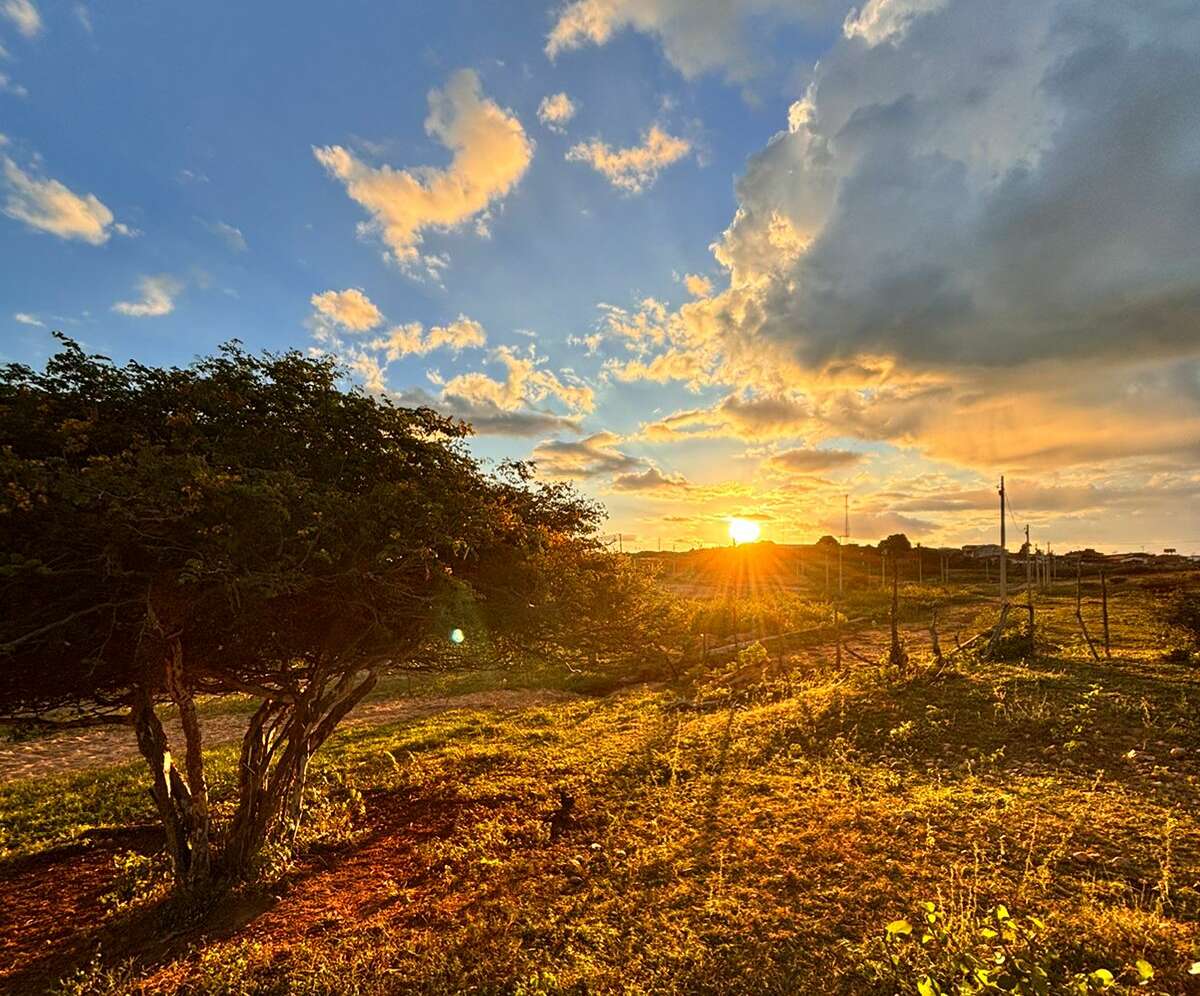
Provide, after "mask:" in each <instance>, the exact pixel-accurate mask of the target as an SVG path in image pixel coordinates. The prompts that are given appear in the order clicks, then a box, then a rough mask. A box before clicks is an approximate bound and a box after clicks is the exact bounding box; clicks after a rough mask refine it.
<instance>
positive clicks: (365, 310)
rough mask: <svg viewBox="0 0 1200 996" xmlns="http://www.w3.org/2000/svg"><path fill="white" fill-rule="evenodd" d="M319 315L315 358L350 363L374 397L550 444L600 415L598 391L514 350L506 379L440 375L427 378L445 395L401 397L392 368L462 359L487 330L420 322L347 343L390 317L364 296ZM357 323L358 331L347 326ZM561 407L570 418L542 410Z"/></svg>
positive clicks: (499, 358)
mask: <svg viewBox="0 0 1200 996" xmlns="http://www.w3.org/2000/svg"><path fill="white" fill-rule="evenodd" d="M312 303H313V306H314V308H316V309H317V310H316V313H315V314H314V315H313V317H312V319H311V320H310V322H309V327H310V329H311V330H312V334H313V338H314V339H315V340H316V342H317V343H318V345H317V346H314V347H312V349H311V351H312V352H314V353H316V354H318V355H332V356H334V357H336V358H337V359H339V360H340V361H341V362H342V363H344V364H345V365H346V366H347V367H348V368H349V369H350V371H351V373H352V374H354V375H355V376H356V377H357V378H358V379H359V380H361V382H362V383H363V385H364V386H365V387H366V389H367V390H368V391H370V392H372V393H374V394H384V395H390V396H391V397H394V398H395V399H396V400H397V401H398V402H399V403H400V404H402V405H407V406H410V407H420V406H424V407H428V408H433V409H435V410H436V411H439V412H441V413H442V414H444V415H448V416H451V417H454V418H459V419H462V420H463V421H464V422H469V423H470V424H471V426H472V428H473V429H474V430H475V432H477V433H479V434H481V435H501V436H544V435H545V434H546V433H547V432H571V433H578V432H579V431H580V415H579V414H578V413H581V412H590V411H592V410H593V409H594V408H595V395H594V392H593V391H592V389H591V387H589V386H588V385H587V384H585V383H584V382H583V381H582V380H580V379H579V378H577V377H575V376H574V375H573V374H570V373H567V372H564V374H563V375H562V376H560V375H558V374H555V373H554V372H553V371H551V370H548V369H546V367H545V364H544V361H543V360H541V359H540V358H538V357H537V356H535V355H534V353H533V349H532V347H530V349H529V351H528V353H527V354H526V355H520V354H519V353H518V352H517V351H516V350H514V349H513V348H512V347H510V346H500V347H499V348H497V349H496V350H494V351H493V353H492V354H491V357H490V359H491V360H492V361H493V362H495V363H498V364H500V365H501V366H503V367H504V369H505V376H504V378H503V379H497V378H495V377H491V376H489V375H488V374H486V373H484V372H482V371H469V372H467V373H462V374H458V375H457V376H454V377H451V378H450V379H449V380H444V379H443V378H442V377H441V375H440V374H438V373H436V372H435V371H428V372H427V376H428V377H429V379H430V380H431V381H433V382H434V383H435V384H436V385H437V386H438V388H439V393H438V394H437V395H434V394H431V393H430V392H428V391H426V390H424V389H422V388H406V389H403V390H399V391H393V390H391V389H390V388H389V386H388V366H389V364H391V363H393V362H395V361H396V360H399V359H401V358H403V357H406V356H424V355H426V354H428V353H431V352H433V351H434V350H438V349H449V350H451V351H452V352H453V353H455V354H457V353H459V352H461V351H462V350H464V349H477V348H481V347H483V346H484V345H486V343H487V333H486V332H485V330H484V328H483V326H482V325H480V324H479V323H478V322H476V321H474V320H473V319H471V318H468V317H467V316H466V315H459V316H458V318H457V319H455V320H454V321H452V322H448V323H447V324H445V325H435V326H433V327H432V328H430V329H428V330H426V329H425V328H424V326H423V325H422V324H421V323H420V322H410V323H408V324H406V325H397V326H394V327H393V328H392V329H391V330H390V331H389V332H388V333H387V334H386V335H380V336H376V337H375V338H372V339H368V340H365V341H364V340H363V339H362V338H360V337H358V336H348V337H343V334H342V332H341V330H342V329H347V330H348V331H350V332H363V331H367V330H368V329H371V328H375V327H377V326H378V325H380V324H382V323H383V315H382V314H381V313H380V312H379V309H377V308H376V307H375V306H374V305H373V304H372V303H371V302H370V301H369V300H368V299H367V297H366V295H364V294H362V292H361V291H358V290H355V289H351V290H347V291H340V292H339V291H326V292H325V293H324V294H314V295H313V297H312ZM347 323H350V324H347ZM546 401H555V402H558V403H560V404H563V405H565V406H566V407H567V409H568V410H569V414H565V415H564V414H559V413H557V412H554V411H548V410H546V409H545V408H544V407H541V406H542V404H543V403H544V402H546Z"/></svg>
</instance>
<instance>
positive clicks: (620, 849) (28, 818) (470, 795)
mask: <svg viewBox="0 0 1200 996" xmlns="http://www.w3.org/2000/svg"><path fill="white" fill-rule="evenodd" d="M764 597H766V596H764ZM772 597H773V596H772ZM768 601H769V599H768ZM914 601H915V599H914ZM1042 604H1043V607H1044V609H1045V611H1043V612H1042V613H1041V614H1040V615H1039V625H1040V626H1041V627H1042V628H1043V630H1044V634H1045V639H1046V640H1047V643H1046V644H1045V645H1044V647H1043V651H1042V653H1040V654H1039V656H1038V657H1037V658H1036V659H1032V660H1013V661H1003V662H986V661H982V660H979V659H978V658H976V657H973V656H970V655H964V656H963V657H962V658H961V659H959V660H958V661H957V662H956V664H955V665H954V666H953V667H952V668H951V669H949V670H947V671H944V672H942V673H941V674H940V676H938V677H937V678H936V679H935V678H932V677H930V676H929V675H927V674H922V673H921V672H920V671H919V665H920V663H921V662H920V654H919V652H918V653H917V657H918V660H917V664H918V673H917V675H916V676H915V677H909V678H901V677H900V676H897V675H895V674H890V673H888V672H887V671H886V669H884V668H882V667H879V668H873V667H869V666H866V665H862V666H855V667H848V668H844V669H843V670H842V671H840V672H834V671H833V670H832V669H829V670H827V671H824V672H823V671H821V670H809V671H805V672H804V673H803V674H796V675H793V676H792V679H791V682H790V684H789V685H787V686H786V687H784V686H782V685H780V684H779V683H778V682H773V681H770V680H768V681H767V682H764V683H762V684H758V685H754V686H751V687H749V688H747V689H745V690H744V691H743V694H741V695H740V696H738V697H733V698H729V699H728V700H723V701H724V703H725V704H722V700H713V701H712V703H711V704H710V705H706V706H704V707H703V708H700V707H686V708H685V707H682V706H681V702H682V703H684V704H685V705H686V703H688V702H689V701H695V702H697V703H699V702H701V701H702V700H703V696H702V695H701V694H700V691H699V689H698V688H697V687H694V686H690V685H689V686H686V687H677V686H661V687H633V688H627V689H623V690H619V691H617V692H615V693H613V694H608V695H606V696H604V697H602V698H596V697H580V698H574V699H570V700H567V701H564V702H561V703H555V704H551V705H539V706H537V707H534V708H529V709H513V710H501V711H482V710H463V711H454V712H445V713H440V714H437V715H433V716H427V717H424V718H421V719H419V720H416V721H409V722H405V723H402V724H393V725H388V726H382V727H378V728H358V729H351V730H347V731H344V732H342V733H341V734H339V735H338V736H337V737H335V739H334V740H332V741H331V742H330V744H329V745H328V747H327V749H326V750H325V751H323V752H322V753H321V754H320V755H318V758H317V759H316V761H315V764H314V769H315V770H314V776H315V779H316V781H317V782H322V781H327V780H330V779H336V780H338V781H340V782H342V783H345V784H347V785H351V786H355V787H357V788H358V789H359V790H361V791H363V792H364V793H365V794H366V801H365V807H366V808H365V815H364V817H363V819H362V828H363V832H364V833H365V834H367V835H368V837H367V838H364V839H365V840H366V843H355V844H350V845H346V847H349V850H344V851H343V852H341V853H343V854H344V855H345V857H346V858H347V859H348V858H349V856H350V855H353V854H355V853H357V851H356V848H359V847H367V848H369V847H371V846H373V845H371V844H370V839H369V836H370V834H372V833H374V832H376V831H380V832H385V833H386V834H388V835H390V836H388V837H387V838H386V840H387V847H386V849H384V850H381V851H371V852H369V853H371V854H376V853H378V854H379V855H380V857H379V858H378V859H375V858H373V859H372V860H373V861H374V860H378V864H377V865H371V866H369V867H368V868H366V869H363V870H360V872H359V873H358V874H359V877H358V878H355V879H354V880H353V881H354V885H353V887H352V888H351V887H350V885H349V884H347V885H345V886H343V887H341V889H340V891H339V889H338V887H337V885H336V883H337V882H338V881H340V879H339V878H338V876H339V875H341V874H342V872H340V871H339V867H340V866H339V864H338V860H340V859H330V858H329V857H328V856H323V857H321V858H320V860H319V861H317V862H315V863H312V864H307V863H304V862H302V863H301V865H300V866H298V867H297V868H296V869H295V871H294V875H295V877H294V879H293V884H292V885H291V886H290V889H291V890H292V893H291V894H287V890H286V888H285V889H284V892H285V895H284V898H283V899H282V900H281V901H280V904H279V906H278V909H277V912H275V913H268V914H265V919H264V920H263V921H261V923H260V924H259V926H256V927H254V928H253V929H252V930H251V931H250V933H248V934H245V935H239V934H234V935H233V936H231V937H229V938H227V939H223V940H217V941H213V942H211V943H209V944H207V945H206V946H204V947H203V948H198V949H197V950H195V951H194V952H192V953H190V954H187V953H185V954H183V955H182V956H177V959H176V960H169V961H168V962H167V963H166V964H165V965H162V966H158V967H155V966H152V965H151V966H144V967H142V968H139V969H138V970H137V972H136V974H137V975H138V976H140V977H142V978H143V979H148V980H149V982H148V986H149V989H148V991H174V990H176V989H177V988H179V987H181V986H182V987H183V988H185V989H186V991H188V992H214V993H215V992H282V991H308V992H332V993H360V992H407V991H424V992H459V991H463V990H464V989H472V988H474V989H477V990H479V991H511V992H583V991H604V992H647V993H649V992H669V991H691V992H697V991H703V992H755V993H758V992H804V993H824V992H828V993H871V992H878V993H890V992H894V991H903V992H912V991H915V989H914V988H912V979H911V978H908V979H907V980H905V979H901V980H900V981H897V979H896V978H895V977H894V969H893V967H892V966H891V964H890V963H889V961H888V957H887V948H886V946H885V944H884V940H883V938H884V927H885V925H886V924H888V923H889V922H892V921H895V920H897V919H898V918H903V917H909V918H915V917H916V916H917V914H918V913H919V910H920V906H919V904H920V903H921V902H923V901H930V902H933V903H935V904H936V905H937V907H938V909H939V910H942V911H944V912H945V914H946V916H947V917H948V918H949V919H948V921H947V922H948V925H949V927H948V929H949V930H951V931H952V932H955V936H962V937H966V938H968V939H970V938H971V937H974V936H975V933H973V932H977V931H978V930H979V929H980V927H979V923H980V918H986V916H987V915H988V911H989V910H992V909H994V908H995V907H996V905H997V904H1004V905H1006V907H1007V908H1008V909H1011V910H1012V912H1013V914H1014V915H1017V916H1020V917H1022V918H1024V917H1029V916H1034V917H1037V918H1040V919H1041V920H1042V921H1044V922H1045V925H1046V927H1045V934H1044V937H1043V938H1042V939H1041V940H1040V941H1039V944H1041V945H1042V949H1044V950H1042V955H1041V957H1043V959H1044V961H1045V965H1046V967H1047V969H1048V970H1049V971H1050V972H1052V973H1055V974H1054V977H1055V978H1066V977H1067V976H1068V975H1069V974H1070V973H1074V972H1083V971H1086V972H1090V971H1093V970H1095V969H1099V968H1104V969H1106V970H1111V971H1112V972H1113V973H1114V974H1115V975H1116V976H1117V977H1118V978H1123V979H1125V981H1126V982H1129V981H1130V979H1132V976H1130V975H1128V973H1129V972H1130V971H1132V966H1133V965H1134V963H1135V962H1136V960H1137V959H1144V960H1145V961H1146V962H1147V963H1148V964H1150V965H1152V966H1154V968H1155V970H1156V972H1157V976H1156V979H1157V980H1158V982H1160V983H1161V985H1162V987H1163V988H1162V989H1161V991H1162V992H1169V993H1175V992H1183V991H1185V989H1184V988H1183V986H1184V985H1186V982H1185V979H1186V976H1185V975H1184V974H1183V973H1184V971H1185V969H1186V966H1187V965H1188V964H1190V961H1191V960H1193V959H1195V958H1197V957H1200V952H1197V951H1196V950H1195V947H1194V945H1195V944H1196V943H1197V942H1196V936H1195V932H1194V924H1195V922H1196V920H1197V919H1198V918H1200V893H1198V892H1197V885H1196V883H1197V881H1200V822H1198V819H1197V816H1196V808H1195V805H1194V800H1195V798H1196V792H1197V787H1198V784H1200V783H1198V777H1200V767H1198V764H1197V761H1198V759H1200V756H1198V755H1197V753H1196V749H1197V747H1198V746H1200V743H1198V742H1197V740H1196V737H1195V734H1194V732H1193V731H1194V716H1195V715H1196V712H1197V708H1198V707H1200V688H1198V687H1197V685H1196V682H1195V680H1194V672H1193V671H1192V670H1190V669H1189V667H1188V666H1187V665H1182V664H1178V663H1173V662H1171V661H1169V660H1167V659H1165V657H1164V650H1165V649H1166V642H1168V635H1167V634H1165V633H1163V632H1162V631H1161V630H1160V628H1159V627H1158V625H1157V624H1156V623H1155V621H1154V617H1153V615H1152V613H1151V611H1150V601H1149V599H1148V598H1147V597H1146V595H1145V594H1144V593H1143V592H1140V591H1133V590H1128V591H1121V592H1120V593H1119V594H1117V595H1115V597H1114V613H1113V619H1114V625H1113V629H1112V637H1113V642H1114V647H1115V650H1114V659H1113V660H1112V661H1111V662H1109V661H1105V662H1102V663H1099V664H1098V663H1096V662H1095V661H1094V660H1093V659H1092V658H1091V655H1090V653H1089V651H1088V650H1087V648H1086V646H1085V645H1084V644H1083V643H1082V641H1081V640H1079V639H1078V638H1076V636H1075V635H1074V633H1075V627H1074V625H1073V621H1072V619H1071V614H1072V613H1073V611H1074V605H1073V601H1072V600H1071V599H1070V598H1068V597H1067V596H1066V595H1065V594H1064V596H1063V597H1062V598H1060V599H1058V600H1057V601H1056V602H1055V603H1054V604H1053V607H1052V608H1051V607H1049V606H1048V605H1047V604H1046V603H1045V601H1044V600H1043V603H1042ZM865 607H868V606H866V605H865V604H864V608H865ZM795 611H797V612H798V611H799V610H798V609H796V610H795ZM913 612H914V614H915V615H919V614H920V612H924V609H923V608H922V609H920V610H919V611H918V610H917V609H914V610H913ZM985 616H986V612H981V621H983V617H985ZM780 621H781V622H782V621H783V620H782V619H781V620H780ZM791 621H792V622H794V621H796V619H791ZM485 680H491V679H486V678H485V677H483V676H481V675H478V674H476V675H470V676H466V675H464V676H458V677H456V678H455V677H451V676H444V677H442V678H439V679H438V680H437V684H436V685H432V686H430V687H434V688H436V691H437V694H450V693H452V692H454V691H461V690H464V689H469V690H476V689H478V688H480V684H479V683H480V682H482V681H485ZM560 680H561V678H560ZM698 680H700V681H701V683H703V679H698ZM456 682H462V684H456ZM1181 751H1182V754H1180V753H1179V752H1181ZM1131 752H1133V757H1132V758H1131V757H1130V754H1131ZM230 756H231V755H230ZM224 757H226V754H225V753H223V752H222V751H217V752H216V757H215V759H216V761H217V765H216V769H217V772H218V774H217V776H216V778H215V781H216V783H217V784H216V791H217V793H218V794H221V793H223V792H226V791H227V788H228V781H227V779H228V776H229V774H230V771H229V767H228V764H227V763H226V762H225V761H223V760H222V758H224ZM139 774H140V773H139V772H137V771H136V766H133V767H130V768H129V769H128V770H126V769H125V768H122V769H117V770H114V771H112V772H109V773H106V774H105V775H104V776H103V777H102V778H100V779H95V780H93V781H89V780H87V779H83V778H76V779H63V780H58V781H55V782H54V783H52V784H25V785H18V786H12V787H10V788H9V789H7V790H5V791H4V792H3V793H0V807H2V810H0V812H2V815H0V822H2V823H3V826H4V828H5V832H6V833H8V834H9V835H10V836H9V838H8V839H9V842H10V843H9V846H10V847H16V848H18V849H20V848H27V847H34V846H41V845H42V844H43V843H44V842H45V841H46V840H48V839H51V838H53V839H56V840H61V839H67V838H68V837H69V836H70V835H71V834H72V833H73V832H75V831H76V830H77V829H78V828H79V827H81V826H83V825H85V824H86V823H87V820H86V818H85V817H84V816H83V815H82V814H84V813H87V812H88V811H89V810H90V809H91V808H92V807H97V808H96V813H97V822H104V821H107V820H111V821H113V822H114V823H115V822H121V821H123V820H126V819H128V818H130V817H131V816H133V817H135V816H137V815H138V814H139V813H145V815H147V816H148V811H147V810H146V807H145V805H144V804H143V803H142V802H141V801H140V800H141V798H144V789H142V788H141V787H140V782H139V781H138V778H137V776H138V775H139ZM560 787H565V788H567V789H568V790H569V791H570V792H571V794H572V795H574V797H575V798H576V800H577V811H578V814H579V825H578V826H577V827H576V828H575V829H574V830H573V831H572V832H571V833H569V834H568V835H567V836H566V837H564V839H563V840H561V841H560V842H558V843H557V844H554V845H551V844H550V843H549V841H548V837H547V831H546V824H545V822H544V819H545V816H546V814H547V813H548V812H549V811H550V810H551V809H552V808H553V806H554V803H555V799H556V792H557V790H558V788H560ZM391 799H398V800H403V805H402V808H401V809H400V810H399V812H400V813H404V812H411V813H412V814H413V815H412V816H410V817H407V818H405V817H401V818H400V819H399V821H398V822H397V817H396V815H395V811H394V810H393V809H391V808H389V806H390V805H391V804H390V803H389V802H388V800H391ZM55 800H59V801H58V802H57V803H56V801H55ZM56 805H57V807H58V808H57V809H56ZM106 807H107V808H106ZM139 807H141V808H139ZM59 811H61V813H62V815H61V816H58V815H55V814H56V812H59ZM385 814H391V815H385ZM419 814H426V815H419ZM56 821H57V822H56ZM310 879H311V880H312V881H311V883H310ZM348 881H349V880H347V882H348ZM318 882H328V883H330V885H329V887H330V888H331V889H332V890H333V891H332V893H331V894H330V896H329V897H328V899H323V900H322V901H323V902H327V903H329V904H331V905H330V906H329V907H328V908H327V909H326V910H325V913H326V916H327V922H325V921H323V922H322V924H321V925H320V926H319V929H317V927H315V926H314V927H313V929H307V928H305V929H299V928H297V927H294V926H293V925H291V924H292V920H293V919H294V918H295V916H296V915H297V914H296V913H295V912H292V913H289V910H292V909H293V906H291V905H289V904H293V903H294V904H300V905H298V906H295V909H302V908H304V909H307V907H304V906H303V903H304V902H305V900H304V898H303V897H304V896H305V895H307V892H306V890H309V889H312V888H316V887H317V885H316V883H318ZM293 896H294V897H295V898H294V899H293V898H292V897H293ZM272 917H274V919H272ZM310 926H312V925H311V924H310ZM905 964H908V962H905ZM912 964H914V965H916V964H918V960H916V959H915V958H914V960H913V962H912ZM1122 973H1125V974H1124V975H1122ZM906 987H907V988H906ZM1129 991H1134V990H1132V989H1131V990H1129ZM1137 991H1151V992H1154V991H1159V990H1155V989H1154V988H1153V987H1150V988H1149V989H1146V988H1139V989H1138V990H1137Z"/></svg>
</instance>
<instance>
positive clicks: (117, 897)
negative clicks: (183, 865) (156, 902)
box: [100, 851, 170, 916]
mask: <svg viewBox="0 0 1200 996" xmlns="http://www.w3.org/2000/svg"><path fill="white" fill-rule="evenodd" d="M113 865H114V867H115V868H116V872H117V874H116V877H115V878H114V879H113V882H112V885H111V887H110V888H109V890H108V892H106V893H105V894H104V895H103V896H101V897H100V902H101V904H102V905H103V906H104V907H105V909H106V910H107V912H108V914H109V915H110V916H111V915H115V914H118V913H124V912H125V911H126V910H129V909H132V908H133V907H135V906H140V905H142V904H143V903H145V902H148V901H150V900H152V899H156V898H160V897H161V896H163V895H165V894H166V892H167V889H168V887H169V885H170V882H169V877H170V869H169V868H167V865H166V862H165V860H164V856H163V855H162V854H155V855H146V854H138V853H137V852H136V851H128V852H126V853H125V854H118V855H116V856H115V857H114V858H113Z"/></svg>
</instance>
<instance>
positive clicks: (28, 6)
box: [0, 0, 42, 38]
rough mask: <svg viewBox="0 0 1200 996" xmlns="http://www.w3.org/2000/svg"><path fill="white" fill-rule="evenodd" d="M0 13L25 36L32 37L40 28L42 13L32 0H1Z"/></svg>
mask: <svg viewBox="0 0 1200 996" xmlns="http://www.w3.org/2000/svg"><path fill="white" fill-rule="evenodd" d="M0 14H3V15H4V16H5V17H7V18H8V19H9V20H10V21H12V22H13V24H15V25H16V27H17V30H18V31H19V32H21V34H23V35H24V36H25V37H26V38H33V37H34V36H35V35H37V34H39V33H40V32H41V30H42V15H41V14H39V13H38V9H37V7H35V6H34V5H33V3H32V0H3V2H0Z"/></svg>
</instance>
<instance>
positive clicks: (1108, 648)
mask: <svg viewBox="0 0 1200 996" xmlns="http://www.w3.org/2000/svg"><path fill="white" fill-rule="evenodd" d="M1100 611H1101V613H1102V618H1103V620H1104V656H1105V657H1107V658H1109V659H1110V660H1111V659H1112V645H1111V644H1110V643H1109V642H1108V577H1107V576H1106V575H1105V573H1104V571H1103V570H1101V571H1100Z"/></svg>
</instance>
